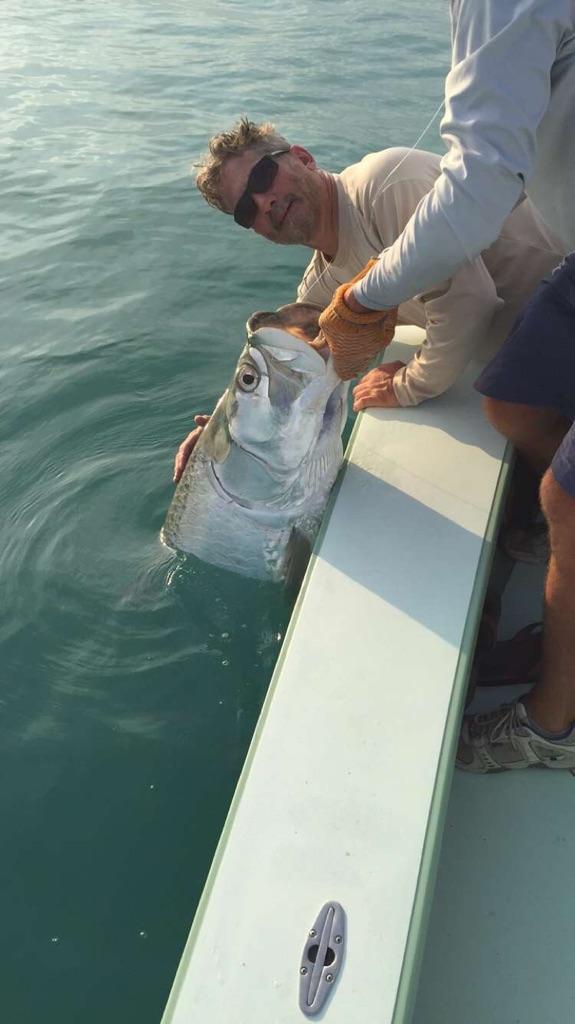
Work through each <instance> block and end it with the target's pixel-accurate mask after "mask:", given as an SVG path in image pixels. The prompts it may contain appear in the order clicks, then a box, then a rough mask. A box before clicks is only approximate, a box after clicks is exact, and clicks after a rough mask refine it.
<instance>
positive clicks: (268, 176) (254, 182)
mask: <svg viewBox="0 0 575 1024" xmlns="http://www.w3.org/2000/svg"><path fill="white" fill-rule="evenodd" d="M277 172H278V165H277V164H276V162H275V160H273V159H272V158H271V156H262V158H261V160H258V162H257V164H255V165H254V166H253V167H252V169H251V172H250V176H249V178H248V185H247V189H246V191H247V192H267V190H268V188H270V186H271V185H272V184H273V180H274V178H275V176H276V174H277Z"/></svg>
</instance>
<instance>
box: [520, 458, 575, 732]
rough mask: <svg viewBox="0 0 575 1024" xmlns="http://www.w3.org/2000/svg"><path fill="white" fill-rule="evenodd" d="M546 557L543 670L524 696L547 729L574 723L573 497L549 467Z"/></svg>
mask: <svg viewBox="0 0 575 1024" xmlns="http://www.w3.org/2000/svg"><path fill="white" fill-rule="evenodd" d="M541 506H542V508H543V512H544V514H545V518H546V519H547V522H548V524H549V537H550V542H551V557H550V560H549V568H548V572H547V580H546V583H545V605H544V617H543V622H544V626H543V671H542V675H541V679H540V680H539V682H538V683H537V684H536V686H535V687H534V689H533V690H532V691H531V693H530V694H529V695H528V697H527V698H526V700H525V706H526V708H527V713H528V715H529V717H530V718H531V719H532V720H533V722H534V723H535V724H536V725H537V726H539V727H541V728H542V729H545V730H547V731H549V732H560V731H562V730H565V729H568V728H569V727H570V725H571V724H572V723H573V722H575V497H573V496H572V495H571V494H570V493H569V492H568V491H566V490H565V489H564V487H562V486H561V484H560V483H558V482H557V480H556V479H555V475H554V473H553V470H552V469H549V470H548V471H547V472H546V473H545V476H544V477H543V481H542V484H541Z"/></svg>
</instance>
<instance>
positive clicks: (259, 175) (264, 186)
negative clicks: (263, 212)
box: [234, 149, 289, 228]
mask: <svg viewBox="0 0 575 1024" xmlns="http://www.w3.org/2000/svg"><path fill="white" fill-rule="evenodd" d="M281 153H289V149H274V151H273V153H266V155H265V156H262V158H261V160H258V162H257V164H254V166H253V167H252V169H251V171H250V175H249V178H248V181H247V185H246V187H245V190H244V192H242V194H241V196H240V198H239V199H238V201H237V203H236V205H235V209H234V220H235V222H236V224H239V225H240V227H242V228H251V227H252V226H253V223H254V221H255V219H256V217H257V213H258V208H257V206H256V204H255V203H254V201H253V199H252V193H253V192H256V193H260V192H267V190H268V189H269V188H271V187H272V185H273V183H274V181H275V177H276V174H277V173H278V164H277V161H275V160H274V159H273V157H274V156H280V154H281Z"/></svg>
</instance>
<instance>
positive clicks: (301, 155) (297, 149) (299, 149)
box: [290, 146, 317, 171]
mask: <svg viewBox="0 0 575 1024" xmlns="http://www.w3.org/2000/svg"><path fill="white" fill-rule="evenodd" d="M290 153H291V154H292V156H295V157H296V159H297V160H299V161H300V163H302V164H303V165H304V167H308V168H309V170H310V171H315V170H316V169H317V164H316V162H315V160H314V158H313V156H312V155H311V153H310V152H309V151H308V150H307V149H304V148H303V146H290Z"/></svg>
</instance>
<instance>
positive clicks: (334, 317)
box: [313, 259, 397, 380]
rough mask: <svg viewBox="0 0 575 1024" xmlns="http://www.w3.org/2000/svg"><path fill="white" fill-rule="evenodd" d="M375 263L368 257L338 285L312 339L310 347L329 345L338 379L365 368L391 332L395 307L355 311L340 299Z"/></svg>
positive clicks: (388, 341)
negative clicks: (357, 269) (363, 263)
mask: <svg viewBox="0 0 575 1024" xmlns="http://www.w3.org/2000/svg"><path fill="white" fill-rule="evenodd" d="M375 263H376V260H374V259H372V260H370V261H369V263H367V264H366V266H365V267H364V268H363V270H362V271H360V273H359V274H356V276H355V277H354V278H352V280H351V281H348V282H347V284H342V285H340V287H339V288H338V289H337V290H336V291H335V293H334V296H333V299H332V300H331V303H330V305H329V306H328V307H327V308H326V309H324V311H323V313H322V314H321V316H320V318H319V327H320V333H319V335H318V337H317V338H316V339H315V341H314V342H313V344H314V347H316V348H321V347H322V346H323V345H324V344H326V343H327V344H328V345H329V348H330V351H331V353H332V355H333V361H334V366H335V370H336V373H337V374H338V376H339V377H341V379H342V380H350V379H351V378H352V377H355V376H356V375H357V374H358V373H361V372H362V371H363V370H365V369H366V368H367V366H368V365H369V363H370V362H371V360H372V359H373V357H374V356H375V355H377V353H378V352H380V351H381V350H382V349H383V348H386V346H387V345H389V343H390V341H391V340H392V338H393V335H394V331H395V325H396V323H397V307H394V308H393V309H376V310H369V311H368V312H366V313H355V312H354V311H353V310H352V309H350V308H349V306H347V305H346V303H345V302H344V298H343V296H344V294H345V292H346V291H347V289H348V288H349V287H350V286H351V285H352V284H355V282H356V281H359V280H361V278H362V277H364V275H365V274H367V273H368V272H369V271H370V270H371V268H372V267H373V266H374V264H375Z"/></svg>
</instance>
